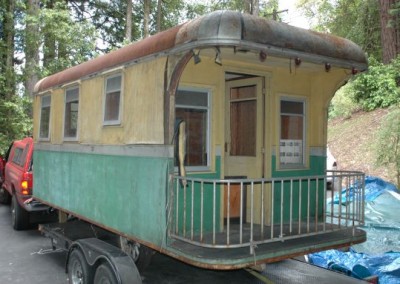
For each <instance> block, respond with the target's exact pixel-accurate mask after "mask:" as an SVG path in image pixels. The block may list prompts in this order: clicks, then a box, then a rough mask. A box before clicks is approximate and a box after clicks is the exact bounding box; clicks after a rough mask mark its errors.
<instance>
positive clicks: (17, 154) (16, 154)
mask: <svg viewBox="0 0 400 284" xmlns="http://www.w3.org/2000/svg"><path fill="white" fill-rule="evenodd" d="M21 156H22V148H15V151H14V157H13V160H12V161H13V163H15V164H17V165H19V164H20V163H21Z"/></svg>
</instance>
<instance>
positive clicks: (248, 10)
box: [244, 0, 252, 14]
mask: <svg viewBox="0 0 400 284" xmlns="http://www.w3.org/2000/svg"><path fill="white" fill-rule="evenodd" d="M251 3H252V0H245V1H244V12H245V13H247V14H251Z"/></svg>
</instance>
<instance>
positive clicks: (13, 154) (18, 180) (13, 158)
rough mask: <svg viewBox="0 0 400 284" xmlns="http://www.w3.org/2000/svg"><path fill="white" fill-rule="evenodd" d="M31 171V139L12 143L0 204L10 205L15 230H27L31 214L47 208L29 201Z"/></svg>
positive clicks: (3, 179) (6, 160)
mask: <svg viewBox="0 0 400 284" xmlns="http://www.w3.org/2000/svg"><path fill="white" fill-rule="evenodd" d="M3 163H4V162H3ZM32 170H33V139H32V138H31V137H27V138H24V139H22V140H18V141H14V142H13V143H12V144H11V146H10V148H9V150H8V153H7V155H6V157H5V165H4V177H3V178H2V185H1V189H0V202H1V203H3V204H10V203H11V216H12V225H13V227H14V229H15V230H23V229H27V228H29V227H30V226H31V222H30V219H31V214H32V213H33V212H41V211H46V210H48V206H45V205H43V204H41V203H39V202H36V201H31V200H30V199H31V196H32V184H33V172H32ZM28 201H29V202H28Z"/></svg>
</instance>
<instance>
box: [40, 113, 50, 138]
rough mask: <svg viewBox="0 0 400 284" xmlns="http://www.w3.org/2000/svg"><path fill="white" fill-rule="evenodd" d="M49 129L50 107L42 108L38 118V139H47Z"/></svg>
mask: <svg viewBox="0 0 400 284" xmlns="http://www.w3.org/2000/svg"><path fill="white" fill-rule="evenodd" d="M49 128H50V107H44V108H42V112H41V118H40V137H41V138H48V137H49Z"/></svg>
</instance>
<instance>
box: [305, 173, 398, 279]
mask: <svg viewBox="0 0 400 284" xmlns="http://www.w3.org/2000/svg"><path fill="white" fill-rule="evenodd" d="M338 200H341V197H339V196H337V197H335V198H334V203H336V202H338ZM399 214H400V194H399V193H398V191H397V189H396V187H395V186H394V185H393V184H391V183H387V182H385V181H384V180H382V179H380V178H377V177H366V179H365V225H364V226H363V227H362V229H363V230H365V231H366V232H367V241H366V242H365V243H362V244H359V245H355V246H353V247H352V248H351V249H350V250H349V251H348V252H342V251H338V250H329V251H324V252H319V253H314V254H310V255H309V256H308V257H309V260H310V263H313V264H316V265H318V266H321V267H325V268H328V269H332V270H336V271H340V272H342V273H346V274H348V275H349V276H353V277H355V278H359V279H363V278H365V277H368V276H370V275H378V277H379V283H384V284H395V283H396V284H397V283H400V217H399Z"/></svg>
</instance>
